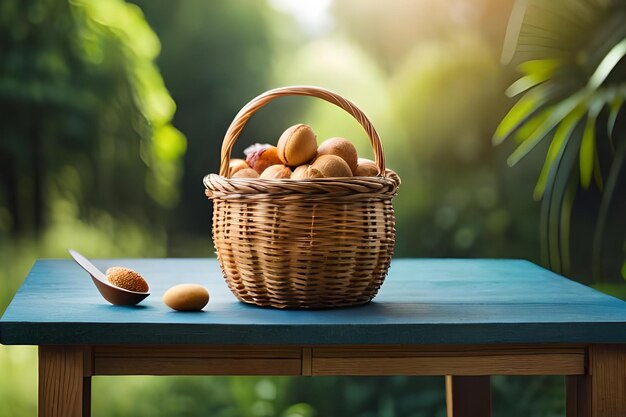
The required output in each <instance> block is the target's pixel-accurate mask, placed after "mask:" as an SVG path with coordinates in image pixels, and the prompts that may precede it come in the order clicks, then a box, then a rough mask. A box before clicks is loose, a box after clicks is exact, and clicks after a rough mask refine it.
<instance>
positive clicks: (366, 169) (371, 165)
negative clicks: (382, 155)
mask: <svg viewBox="0 0 626 417" xmlns="http://www.w3.org/2000/svg"><path fill="white" fill-rule="evenodd" d="M377 175H378V167H377V166H376V163H375V162H374V161H371V160H369V159H365V158H359V160H358V164H357V166H356V169H355V170H354V176H355V177H375V176H377Z"/></svg>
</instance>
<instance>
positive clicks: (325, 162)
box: [311, 155, 352, 178]
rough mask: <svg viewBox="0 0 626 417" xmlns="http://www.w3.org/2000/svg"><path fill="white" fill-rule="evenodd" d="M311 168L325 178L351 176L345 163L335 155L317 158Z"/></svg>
mask: <svg viewBox="0 0 626 417" xmlns="http://www.w3.org/2000/svg"><path fill="white" fill-rule="evenodd" d="M311 166H312V167H313V168H315V169H317V170H318V171H319V172H321V173H322V175H323V176H324V177H326V178H332V177H351V176H352V171H351V170H350V167H349V166H348V164H347V163H346V161H344V160H343V159H342V158H340V157H338V156H337V155H322V156H318V157H317V158H315V160H314V161H313V163H312V164H311Z"/></svg>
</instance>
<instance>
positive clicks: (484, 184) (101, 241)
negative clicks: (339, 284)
mask: <svg viewBox="0 0 626 417" xmlns="http://www.w3.org/2000/svg"><path fill="white" fill-rule="evenodd" d="M288 3H289V2H288V1H282V0H271V1H269V0H268V1H267V2H262V1H252V0H235V1H229V2H206V1H201V0H185V1H181V2H154V1H147V0H135V1H134V2H133V3H127V2H124V1H122V0H5V1H3V2H0V312H2V311H4V309H5V308H6V306H7V305H8V303H9V301H10V299H11V297H12V296H13V294H14V293H15V292H16V291H17V288H18V287H19V285H20V283H21V280H22V279H23V277H24V276H25V275H26V273H27V272H28V269H29V267H30V266H31V265H32V263H33V261H34V260H35V259H36V258H39V257H66V252H65V250H66V248H68V247H73V248H76V249H79V250H80V251H81V252H83V253H84V254H85V255H87V256H89V257H94V258H95V257H113V256H116V257H140V256H152V257H162V256H201V257H209V256H213V248H212V244H211V237H210V219H211V207H210V204H209V203H208V201H207V200H206V198H205V197H204V195H203V186H202V183H201V180H202V177H203V176H204V175H205V174H207V173H209V172H217V170H218V163H219V148H220V144H221V139H222V137H223V134H224V132H225V130H226V128H227V126H228V124H229V122H230V121H231V119H232V117H233V116H234V114H235V113H236V112H237V111H238V110H239V108H240V107H241V106H242V105H243V104H245V103H246V102H247V101H248V100H249V99H250V98H252V97H254V96H255V95H257V94H258V93H260V92H262V91H264V90H266V89H268V88H272V87H276V86H279V85H288V84H317V85H322V86H325V87H327V88H330V89H332V90H335V91H337V92H338V93H340V94H342V95H344V96H346V97H349V98H350V99H351V100H353V101H354V102H356V103H357V104H358V105H359V106H360V107H361V108H362V109H363V110H364V111H365V113H366V114H367V115H368V116H369V117H370V118H371V120H372V121H373V123H374V124H375V125H376V127H377V129H378V131H379V133H380V135H381V138H382V141H383V144H384V148H385V153H386V158H387V161H388V162H387V163H388V165H389V166H390V167H391V168H393V169H395V170H396V171H397V172H398V173H399V174H400V176H401V177H402V187H401V189H400V192H399V195H398V196H397V198H396V199H395V200H394V207H395V210H396V217H397V247H396V256H398V257H400V256H403V257H406V256H412V257H516V258H526V259H530V260H533V261H536V262H539V261H540V254H539V247H540V245H539V233H538V225H539V207H538V206H537V204H536V203H535V202H533V201H532V198H531V197H532V193H533V187H534V184H535V182H536V175H537V174H536V173H537V172H539V169H540V167H541V164H542V163H543V159H542V157H541V155H540V152H538V153H530V154H529V155H528V156H527V157H526V158H525V159H524V160H523V161H521V162H520V163H519V165H518V167H516V168H515V169H509V168H508V167H507V165H506V156H507V155H508V154H509V153H510V152H511V151H512V149H513V147H514V144H504V146H501V147H496V148H494V147H493V146H492V145H491V143H490V138H491V136H492V134H493V132H494V131H495V129H496V126H497V125H498V122H499V120H501V119H502V117H503V116H504V115H505V114H506V111H507V109H508V107H510V105H511V103H510V102H509V101H508V100H507V99H506V97H505V96H504V95H503V91H504V90H505V89H506V86H507V85H509V84H510V83H511V82H512V81H513V80H514V79H515V78H516V74H515V72H514V71H513V70H511V69H510V68H508V67H505V66H502V65H501V64H500V62H499V56H500V51H501V48H502V40H503V38H504V33H505V28H506V22H507V18H508V16H509V13H510V10H511V7H512V0H509V1H496V0H472V1H467V2H455V1H451V0H450V1H441V0H423V1H420V2H404V1H397V3H396V4H395V5H394V6H396V7H389V6H388V5H387V4H386V3H385V2H379V1H376V0H363V1H359V2H352V1H348V0H335V1H334V2H332V3H329V4H330V5H329V8H328V10H327V20H326V21H325V24H324V25H321V26H320V27H314V26H310V25H309V26H307V24H306V22H305V21H303V20H302V19H301V17H302V14H300V15H298V14H294V13H292V12H290V10H292V9H293V6H289V5H288ZM290 7H291V8H290ZM304 14H306V13H304ZM373 22H376V24H373ZM298 122H304V123H308V124H310V125H312V126H313V128H314V129H315V131H316V132H317V133H318V137H319V138H320V139H324V138H326V137H330V136H337V135H340V136H345V137H348V138H351V139H352V140H354V141H355V143H356V144H357V146H358V148H359V151H360V153H361V154H362V155H364V156H368V155H370V156H371V150H369V149H368V148H367V140H366V138H365V135H364V133H363V132H362V131H361V129H360V128H359V126H358V124H357V123H356V122H354V121H353V120H351V119H350V117H349V116H347V115H345V114H342V113H340V112H338V111H337V110H336V109H335V108H333V107H331V106H329V105H327V104H325V103H321V102H318V101H315V100H313V99H306V98H297V99H291V98H289V99H285V100H282V101H278V102H274V103H271V104H270V105H268V106H267V107H266V108H264V109H262V110H261V111H260V112H258V113H257V114H256V115H255V117H253V118H252V120H251V122H250V123H249V125H248V126H247V127H246V129H245V131H244V134H243V135H242V139H241V143H238V144H237V146H236V149H235V153H240V152H241V150H242V149H243V148H244V147H245V146H247V145H249V144H251V143H253V142H257V141H260V142H275V141H276V138H277V137H278V136H279V135H280V133H281V132H282V131H283V130H284V128H286V127H287V126H289V125H291V124H294V123H298ZM538 149H541V145H539V148H538ZM544 153H545V152H544ZM581 207H582V208H581V210H586V208H585V207H583V206H581ZM585 230H586V229H585V228H584V227H581V229H580V231H579V233H580V234H581V235H584V234H585V233H587V234H588V232H586V231H585ZM617 250H618V252H621V250H622V249H621V248H618V249H617ZM0 375H1V377H0V404H2V407H0V417H1V416H22V415H34V414H35V413H36V398H37V396H36V350H35V349H33V348H30V347H13V346H10V347H9V346H0ZM493 386H494V407H495V409H494V411H495V415H496V416H507V417H516V416H524V417H526V416H558V415H563V414H564V399H563V381H562V379H561V378H558V377H550V378H547V377H546V378H504V377H496V378H494V380H493ZM93 390H94V392H97V393H98V394H97V395H94V404H93V415H95V416H100V415H102V416H104V415H107V416H123V415H133V416H144V415H145V416H158V415H163V416H165V415H181V416H199V415H208V414H211V415H217V416H260V417H261V416H284V417H296V416H303V417H308V416H345V415H351V416H360V417H369V416H400V415H402V416H415V417H417V416H443V415H445V407H444V403H443V398H444V394H443V378H404V377H402V378H401V377H397V378H314V379H311V378H256V377H255V378H252V377H250V378H244V377H241V378H212V377H211V378H209V377H207V378H200V377H188V378H182V377H181V378H151V377H125V378H113V377H98V378H95V379H94V386H93Z"/></svg>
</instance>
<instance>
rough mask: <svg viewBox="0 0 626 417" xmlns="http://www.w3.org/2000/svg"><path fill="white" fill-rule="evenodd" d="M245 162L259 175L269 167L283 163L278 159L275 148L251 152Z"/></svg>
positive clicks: (270, 147)
mask: <svg viewBox="0 0 626 417" xmlns="http://www.w3.org/2000/svg"><path fill="white" fill-rule="evenodd" d="M246 162H247V163H248V165H250V167H251V168H252V169H254V170H255V171H256V172H258V173H259V174H260V173H262V172H263V171H265V169H266V168H267V167H269V166H272V165H276V164H282V163H283V162H282V161H281V160H280V158H279V157H278V149H277V148H276V146H269V147H267V148H262V149H260V150H258V151H256V152H252V153H251V154H249V155H248V156H247V157H246Z"/></svg>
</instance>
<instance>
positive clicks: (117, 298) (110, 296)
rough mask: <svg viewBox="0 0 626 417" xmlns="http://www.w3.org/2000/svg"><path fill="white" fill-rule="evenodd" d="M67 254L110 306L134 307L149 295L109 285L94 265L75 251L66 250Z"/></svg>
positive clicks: (148, 293) (104, 276)
mask: <svg viewBox="0 0 626 417" xmlns="http://www.w3.org/2000/svg"><path fill="white" fill-rule="evenodd" d="M68 252H69V253H70V255H71V256H72V258H74V260H75V261H76V263H77V264H78V265H80V266H81V268H83V269H84V270H85V271H87V273H89V275H91V279H92V280H93V283H94V284H96V288H98V291H100V294H102V296H103V297H104V299H105V300H107V301H108V302H109V303H111V304H115V305H119V306H134V305H135V304H137V303H139V302H140V301H141V300H143V299H144V298H146V297H147V296H149V295H150V292H149V291H148V292H137V291H129V290H126V289H124V288H120V287H116V286H115V285H113V284H111V283H109V281H108V280H107V277H106V275H104V274H103V273H102V271H100V270H99V269H98V268H97V267H96V266H95V265H94V264H92V263H91V262H90V261H89V260H88V259H87V258H85V257H84V256H83V255H81V254H80V253H78V252H76V251H75V250H72V249H68Z"/></svg>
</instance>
